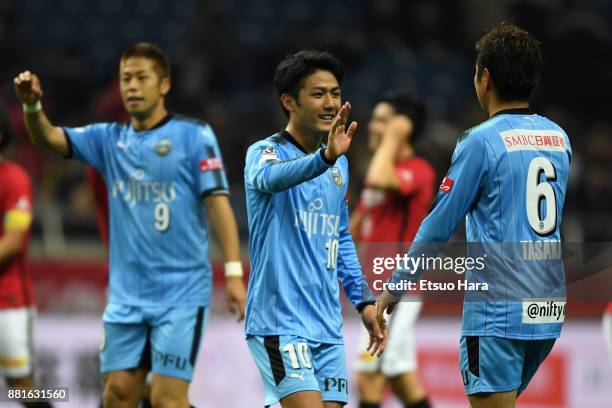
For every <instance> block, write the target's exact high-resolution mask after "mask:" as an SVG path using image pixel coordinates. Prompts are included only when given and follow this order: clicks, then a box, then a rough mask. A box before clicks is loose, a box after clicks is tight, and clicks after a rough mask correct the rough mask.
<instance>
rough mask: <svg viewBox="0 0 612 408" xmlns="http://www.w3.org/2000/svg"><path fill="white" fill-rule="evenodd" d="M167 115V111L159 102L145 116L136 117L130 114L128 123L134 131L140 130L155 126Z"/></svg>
mask: <svg viewBox="0 0 612 408" xmlns="http://www.w3.org/2000/svg"><path fill="white" fill-rule="evenodd" d="M167 115H168V111H167V110H166V108H165V106H164V104H163V103H160V104H158V105H157V106H156V107H155V108H154V109H153V111H152V112H151V114H150V115H148V116H146V117H143V118H137V117H136V116H132V118H131V120H130V124H131V125H132V128H134V130H135V131H137V132H142V131H143V130H149V129H151V128H153V127H155V126H156V125H157V124H158V123H159V122H161V121H162V120H163V119H164V118H165V117H166V116H167Z"/></svg>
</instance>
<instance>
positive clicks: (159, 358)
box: [151, 307, 209, 381]
mask: <svg viewBox="0 0 612 408" xmlns="http://www.w3.org/2000/svg"><path fill="white" fill-rule="evenodd" d="M155 312H156V314H157V315H156V317H155V318H154V319H153V321H152V323H151V324H152V328H151V355H152V371H153V372H154V373H156V374H159V375H162V376H166V377H172V378H178V379H181V380H185V381H191V379H192V377H193V372H194V369H195V364H196V361H197V357H198V353H199V350H200V344H201V342H202V338H203V336H204V331H205V329H206V324H207V322H208V312H209V311H208V308H204V307H180V308H179V307H174V308H165V309H160V310H157V311H155Z"/></svg>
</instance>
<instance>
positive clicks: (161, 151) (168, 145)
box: [155, 139, 172, 156]
mask: <svg viewBox="0 0 612 408" xmlns="http://www.w3.org/2000/svg"><path fill="white" fill-rule="evenodd" d="M170 150H172V142H171V141H170V139H162V140H160V141H159V143H157V146H155V153H157V155H158V156H166V155H167V154H168V153H170Z"/></svg>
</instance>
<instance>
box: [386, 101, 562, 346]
mask: <svg viewBox="0 0 612 408" xmlns="http://www.w3.org/2000/svg"><path fill="white" fill-rule="evenodd" d="M571 157H572V151H571V146H570V141H569V138H568V136H567V135H566V133H565V132H564V131H563V129H562V128H561V127H559V126H558V125H557V124H556V123H554V122H552V121H551V120H549V119H547V118H545V117H542V116H539V115H537V114H533V113H531V112H530V111H529V110H528V109H512V110H506V111H501V112H498V113H497V114H495V115H494V116H493V117H492V118H491V119H489V120H488V121H486V122H484V123H482V124H481V125H479V126H477V127H475V128H473V129H470V130H469V131H467V132H465V133H464V134H463V135H462V136H461V137H460V138H459V141H458V143H457V147H456V148H455V152H454V153H453V158H452V163H451V167H450V170H449V171H448V173H447V175H446V177H445V178H444V180H443V181H442V183H441V185H440V191H439V192H438V195H437V197H436V199H435V202H434V204H433V206H432V209H431V210H430V213H429V215H428V216H427V217H426V218H425V220H424V221H423V223H422V224H421V227H420V228H419V231H418V233H417V235H416V237H415V243H414V244H413V246H412V247H411V249H410V251H409V252H410V255H411V256H414V257H418V256H419V255H420V254H421V253H425V252H426V253H428V254H429V255H431V254H433V253H434V252H436V250H437V249H440V248H441V247H442V245H441V244H443V243H445V242H447V241H448V239H449V238H450V236H451V235H452V234H453V233H454V231H455V230H456V228H457V226H458V224H459V222H460V221H461V220H462V219H463V218H464V217H465V220H466V235H467V241H468V243H469V250H470V252H471V255H472V256H475V257H478V256H484V255H486V256H487V258H486V262H485V268H484V269H483V270H480V271H478V270H475V269H472V270H470V271H468V273H467V276H466V280H467V281H468V282H469V283H473V284H482V283H487V285H488V288H489V290H488V291H487V292H484V293H477V294H473V293H467V292H466V295H465V301H464V309H463V319H462V322H463V323H462V324H463V328H462V333H463V334H464V335H467V336H499V337H504V338H514V339H547V338H555V337H558V336H559V334H560V331H561V327H562V322H563V319H564V316H565V297H566V290H565V272H564V267H563V261H562V257H561V255H560V250H559V247H560V242H561V234H560V225H561V219H562V213H563V203H564V201H565V193H566V189H567V182H568V177H569V168H570V161H571ZM434 255H435V254H434ZM419 272H420V271H415V270H405V271H397V272H396V273H395V274H394V276H393V277H392V279H391V282H394V283H396V282H399V281H401V280H403V279H407V280H415V279H416V277H417V276H418V274H419Z"/></svg>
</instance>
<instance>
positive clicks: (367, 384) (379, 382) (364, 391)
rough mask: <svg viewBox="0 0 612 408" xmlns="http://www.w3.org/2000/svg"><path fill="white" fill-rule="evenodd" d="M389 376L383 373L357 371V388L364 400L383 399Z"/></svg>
mask: <svg viewBox="0 0 612 408" xmlns="http://www.w3.org/2000/svg"><path fill="white" fill-rule="evenodd" d="M386 385H387V378H386V377H385V376H384V375H382V374H381V373H364V372H359V373H357V389H358V390H359V397H360V399H361V401H364V402H380V401H382V398H383V394H384V391H385V386H386Z"/></svg>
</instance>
